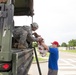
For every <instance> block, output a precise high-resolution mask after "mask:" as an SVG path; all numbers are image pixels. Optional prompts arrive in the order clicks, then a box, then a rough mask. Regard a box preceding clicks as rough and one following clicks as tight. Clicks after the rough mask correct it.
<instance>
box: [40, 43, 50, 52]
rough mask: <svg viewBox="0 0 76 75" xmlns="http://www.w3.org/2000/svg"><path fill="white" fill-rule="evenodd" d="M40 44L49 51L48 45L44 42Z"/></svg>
mask: <svg viewBox="0 0 76 75" xmlns="http://www.w3.org/2000/svg"><path fill="white" fill-rule="evenodd" d="M41 45H42V46H43V47H44V48H45V49H46V50H48V51H49V47H48V46H47V45H46V44H45V43H41Z"/></svg>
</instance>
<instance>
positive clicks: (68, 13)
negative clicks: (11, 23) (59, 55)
mask: <svg viewBox="0 0 76 75" xmlns="http://www.w3.org/2000/svg"><path fill="white" fill-rule="evenodd" d="M34 13H35V15H34V22H37V23H38V25H39V29H38V30H37V31H36V32H37V33H38V34H40V35H41V36H42V37H43V38H44V40H45V43H46V44H48V45H50V43H51V42H53V41H58V42H59V43H60V44H61V43H62V42H66V43H68V41H69V40H71V39H76V0H34ZM14 19H15V24H16V25H25V24H26V25H29V24H30V23H31V18H30V17H26V18H25V17H20V18H19V17H15V18H14ZM25 21H26V23H25Z"/></svg>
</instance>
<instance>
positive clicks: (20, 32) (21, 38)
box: [13, 27, 28, 47]
mask: <svg viewBox="0 0 76 75" xmlns="http://www.w3.org/2000/svg"><path fill="white" fill-rule="evenodd" d="M27 34H28V33H27V31H25V30H24V29H23V28H21V27H19V28H15V29H14V30H13V36H14V38H15V39H16V40H18V42H19V43H21V44H23V45H24V46H26V47H28V44H27V42H26V39H27Z"/></svg>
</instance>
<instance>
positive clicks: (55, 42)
mask: <svg viewBox="0 0 76 75" xmlns="http://www.w3.org/2000/svg"><path fill="white" fill-rule="evenodd" d="M51 44H55V45H57V46H59V43H58V42H57V41H54V42H52V43H51Z"/></svg>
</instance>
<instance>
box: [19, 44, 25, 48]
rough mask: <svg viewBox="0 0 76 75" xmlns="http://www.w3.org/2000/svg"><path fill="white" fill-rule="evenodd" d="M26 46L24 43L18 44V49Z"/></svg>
mask: <svg viewBox="0 0 76 75" xmlns="http://www.w3.org/2000/svg"><path fill="white" fill-rule="evenodd" d="M25 48H26V47H25V46H24V45H23V44H20V43H19V44H18V49H25Z"/></svg>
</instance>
